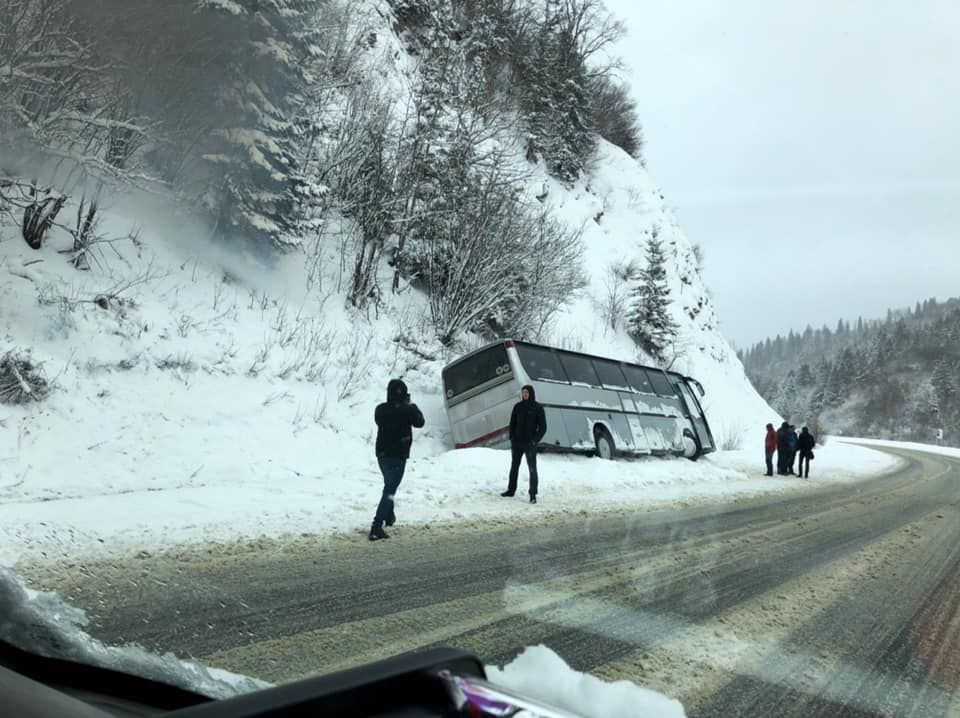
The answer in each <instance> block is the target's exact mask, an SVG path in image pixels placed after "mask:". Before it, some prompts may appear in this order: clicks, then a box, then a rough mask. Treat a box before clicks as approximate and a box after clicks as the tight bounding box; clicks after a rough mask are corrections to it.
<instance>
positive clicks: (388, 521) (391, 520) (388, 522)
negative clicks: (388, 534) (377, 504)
mask: <svg viewBox="0 0 960 718" xmlns="http://www.w3.org/2000/svg"><path fill="white" fill-rule="evenodd" d="M384 523H385V524H386V525H387V526H393V525H394V524H395V523H397V515H396V514H395V513H393V510H392V509H391V510H390V514H389V515H388V516H387V518H386V520H385V521H384Z"/></svg>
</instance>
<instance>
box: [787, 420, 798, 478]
mask: <svg viewBox="0 0 960 718" xmlns="http://www.w3.org/2000/svg"><path fill="white" fill-rule="evenodd" d="M798 438H800V437H798V436H797V427H795V426H794V425H793V424H790V432H789V433H788V434H787V452H788V453H787V473H788V474H790V475H791V476H795V475H796V473H797V472H796V471H794V470H793V464H794V463H795V462H796V460H797V439H798Z"/></svg>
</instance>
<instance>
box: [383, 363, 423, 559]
mask: <svg viewBox="0 0 960 718" xmlns="http://www.w3.org/2000/svg"><path fill="white" fill-rule="evenodd" d="M373 416H374V420H375V421H376V422H377V463H378V464H379V465H380V473H382V474H383V495H382V496H381V497H380V503H379V504H378V505H377V513H376V515H374V517H373V526H371V527H370V540H371V541H377V540H379V539H385V538H390V535H389V534H388V533H387V532H386V531H384V530H383V524H384V522H386V524H387V526H393V524H394V522H395V521H396V516H395V515H394V513H393V497H394V495H395V494H396V493H397V488H398V487H399V486H400V481H401V480H402V479H403V470H404V469H405V468H406V466H407V459H408V458H409V456H410V445H411V444H412V443H413V431H412V430H411V427H414V426H415V427H417V428H418V429H419V428H421V427H422V426H423V425H424V420H423V414H422V413H421V412H420V409H418V408H417V405H416V404H413V403H411V402H410V394H408V393H407V385H406V384H404V383H403V382H402V381H400V380H399V379H391V380H390V382H389V383H388V384H387V400H386V401H385V402H384V403H382V404H380V405H378V406H377V408H376V411H375V412H374V415H373Z"/></svg>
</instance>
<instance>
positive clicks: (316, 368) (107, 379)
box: [0, 0, 870, 558]
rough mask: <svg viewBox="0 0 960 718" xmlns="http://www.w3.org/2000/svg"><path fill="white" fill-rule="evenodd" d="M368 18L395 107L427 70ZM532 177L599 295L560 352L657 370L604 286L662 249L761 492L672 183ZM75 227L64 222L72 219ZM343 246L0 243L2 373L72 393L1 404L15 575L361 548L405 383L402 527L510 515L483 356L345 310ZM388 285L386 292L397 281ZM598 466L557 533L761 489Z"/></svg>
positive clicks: (759, 414)
mask: <svg viewBox="0 0 960 718" xmlns="http://www.w3.org/2000/svg"><path fill="white" fill-rule="evenodd" d="M360 9H361V8H360V7H358V9H357V12H356V14H355V16H354V17H355V18H356V22H357V26H358V28H363V29H364V30H365V31H366V30H373V31H376V34H377V37H378V41H377V43H375V44H372V45H371V46H370V48H369V50H368V53H367V56H366V58H365V60H364V61H365V63H366V68H367V69H366V73H367V76H368V77H369V78H371V80H372V81H373V82H375V83H377V84H378V85H379V86H382V87H383V88H384V91H386V92H389V93H391V94H393V95H395V96H397V97H398V98H401V100H402V97H403V95H404V94H405V93H409V92H410V88H411V87H412V86H414V80H415V77H416V67H415V65H414V64H413V63H412V61H411V60H410V58H409V57H408V56H407V55H406V54H405V53H404V52H403V51H402V43H401V42H400V41H399V39H398V38H397V37H396V36H395V35H394V34H393V32H392V28H391V26H390V23H389V20H388V18H389V13H387V12H386V11H385V4H384V3H383V2H380V1H379V0H376V1H372V2H369V3H365V4H363V5H362V9H363V12H360ZM403 105H404V103H403V102H402V101H400V102H398V103H397V106H398V107H403ZM518 161H519V160H518ZM527 171H528V173H529V181H528V184H527V189H528V200H529V202H530V203H531V204H535V203H538V202H540V201H541V200H542V201H543V202H544V203H545V204H546V205H547V206H548V207H549V208H550V209H551V211H552V212H554V213H555V214H556V216H557V217H558V218H561V219H563V220H564V221H566V222H567V223H569V224H570V225H571V226H572V227H577V228H582V230H583V242H584V247H585V262H586V266H585V269H586V272H587V274H588V276H589V285H588V287H587V288H586V289H585V290H584V291H582V292H581V293H580V294H579V295H578V296H577V297H576V299H575V300H574V301H573V302H572V303H571V304H570V305H569V306H568V307H567V308H566V309H565V310H564V311H563V312H562V313H561V314H560V315H559V316H558V317H557V318H556V321H555V322H554V323H553V324H552V325H551V326H550V327H549V328H548V331H547V335H546V336H545V337H544V340H545V341H549V342H551V343H554V344H557V345H559V346H566V347H570V348H575V349H581V350H584V351H590V352H594V353H598V354H605V355H608V356H613V357H618V358H621V359H626V360H636V359H639V360H641V361H649V359H648V358H647V357H643V356H642V355H638V354H637V350H636V348H635V346H634V345H633V343H632V342H631V341H630V340H629V339H628V338H627V336H626V334H625V333H624V331H623V329H622V325H621V326H620V327H618V328H617V329H616V330H614V329H611V328H610V327H609V325H608V323H607V322H605V321H604V320H603V319H602V318H601V316H602V313H603V310H602V307H603V304H604V302H605V297H606V295H607V293H608V283H609V278H610V275H609V267H610V265H611V263H612V262H624V261H630V260H633V261H635V262H637V263H638V264H640V265H641V266H642V263H643V261H644V260H643V257H644V250H645V245H644V242H645V240H646V238H647V237H648V236H649V234H650V232H651V231H652V229H653V227H654V226H656V227H657V228H658V230H659V233H660V237H661V238H662V239H663V240H664V245H665V249H666V253H667V258H668V266H667V270H668V273H669V278H670V279H669V281H670V288H671V297H672V299H673V306H672V311H673V314H674V319H675V320H676V322H677V324H678V325H679V326H680V328H681V330H680V331H681V333H680V340H679V342H678V347H679V352H678V353H677V356H676V359H675V361H674V364H673V367H674V368H676V369H679V370H681V371H684V372H686V373H688V374H690V375H692V376H694V377H696V378H697V379H699V380H700V381H701V382H702V383H703V385H704V387H705V389H706V392H707V393H706V398H705V406H706V408H707V411H708V418H709V420H710V422H711V424H712V427H713V430H714V434H715V436H716V437H717V440H718V443H720V444H721V446H723V445H724V444H730V445H737V444H738V439H741V440H744V442H743V446H744V448H746V447H751V451H750V452H749V457H750V458H749V462H750V464H749V465H750V470H751V471H752V470H753V465H752V464H753V461H754V454H755V453H756V452H755V451H753V450H752V448H753V446H754V444H756V445H759V443H758V442H759V441H760V439H759V436H760V435H761V434H762V427H763V425H764V424H765V423H766V422H767V421H775V420H776V418H777V417H776V416H775V414H774V413H773V412H772V411H771V410H770V409H769V407H767V405H766V404H765V403H764V402H763V401H762V400H761V399H760V397H759V396H758V395H757V394H756V392H754V390H753V389H752V387H751V386H750V385H749V383H748V382H747V381H746V379H745V377H744V374H743V370H742V367H741V366H740V363H739V361H738V360H737V359H736V356H735V354H734V352H733V351H731V349H730V347H729V345H728V344H727V342H726V341H725V340H724V339H723V337H722V336H721V334H720V333H719V331H718V328H717V325H718V323H717V317H716V316H715V313H714V310H713V306H712V302H711V300H710V297H709V293H708V290H707V288H706V287H705V286H704V284H703V281H702V278H701V277H700V275H699V274H698V272H697V271H696V259H695V256H694V252H693V250H692V248H691V246H690V243H689V242H688V241H687V239H686V238H685V237H684V235H683V233H682V231H681V230H680V228H679V227H678V226H677V222H676V220H675V218H674V217H673V216H672V214H671V213H670V212H669V210H668V209H667V208H666V207H665V205H664V201H663V198H662V196H661V195H660V192H659V190H658V188H657V186H656V184H655V182H654V181H653V180H652V179H651V178H650V176H649V175H648V174H647V172H646V171H645V170H644V169H643V168H642V167H641V166H640V165H639V164H638V163H637V162H636V161H635V160H633V159H632V158H630V157H629V156H628V155H627V154H626V153H624V152H622V151H621V150H620V149H619V148H616V147H614V146H612V145H610V144H608V143H606V142H604V141H601V142H600V146H599V151H598V156H597V158H596V161H595V162H594V164H593V169H592V171H591V172H590V173H589V174H588V175H587V176H585V177H584V178H582V179H581V180H580V181H579V182H577V183H576V185H575V186H573V187H566V186H564V185H562V184H560V183H558V182H556V181H555V180H553V179H552V178H550V177H548V176H547V175H546V173H545V172H544V171H543V169H542V167H536V166H529V165H528V166H527ZM544 192H545V193H546V194H545V196H544ZM73 211H75V207H74V206H71V205H68V206H67V208H65V210H64V216H69V214H70V213H71V212H73ZM337 224H338V223H337V221H336V219H335V218H332V219H331V222H330V227H329V228H328V229H329V231H328V233H327V234H326V235H324V238H323V240H322V241H320V242H319V243H314V242H305V244H304V248H303V249H302V250H301V251H300V252H297V253H292V254H287V255H283V256H273V257H262V256H261V257H258V256H253V255H251V254H250V252H249V251H239V250H238V247H237V246H231V247H227V246H222V245H213V244H212V243H211V242H210V241H209V240H208V239H207V234H208V231H207V229H206V228H204V227H203V226H201V225H200V224H198V223H195V222H191V221H190V219H189V218H187V217H180V216H178V215H177V212H176V210H175V208H172V207H169V206H164V205H162V204H158V203H157V202H156V201H152V200H151V201H150V202H147V201H145V200H143V199H137V200H133V199H131V198H124V197H119V196H117V197H113V198H112V199H111V200H110V201H109V202H108V203H107V209H106V214H105V218H104V222H103V224H102V225H101V226H100V228H99V231H100V233H101V235H103V236H105V237H114V238H116V237H124V236H126V235H127V234H128V233H130V232H131V230H132V229H138V230H139V238H138V240H137V241H136V242H133V241H127V240H124V241H118V242H115V243H112V244H110V245H109V246H107V245H103V247H102V249H101V251H100V252H99V253H98V255H97V256H98V261H97V262H94V263H93V266H92V268H91V270H90V271H88V272H80V271H77V270H75V269H73V268H72V267H71V266H70V265H69V263H68V261H67V258H66V257H65V256H64V255H63V254H61V251H62V250H64V249H67V248H69V246H70V243H71V238H70V237H69V236H68V235H67V234H66V232H63V231H61V230H55V231H53V232H51V235H50V237H49V238H48V241H47V243H46V245H45V246H44V248H43V249H42V250H40V251H33V250H31V249H29V248H28V247H27V246H26V245H25V244H24V243H23V242H22V240H21V239H20V238H19V237H18V235H17V233H16V231H15V228H11V227H8V228H3V229H0V312H2V315H0V321H2V324H0V351H2V352H6V351H7V350H10V349H16V350H27V349H29V350H30V351H31V352H32V356H33V358H34V359H35V360H37V361H40V362H42V363H43V365H44V368H45V370H46V373H47V375H48V377H50V378H51V379H52V380H53V381H54V384H55V390H54V392H53V393H52V395H51V396H50V398H48V399H47V400H46V401H44V402H42V403H39V404H29V405H24V406H7V405H0V421H2V422H3V426H4V427H5V429H4V430H3V431H2V432H0V514H2V517H3V519H4V521H3V522H2V529H0V542H2V544H3V546H2V552H0V555H5V556H7V557H9V558H15V557H17V556H20V555H24V554H30V555H37V554H38V553H46V554H47V555H50V556H70V555H74V554H75V553H76V552H78V551H81V552H82V551H92V550H126V549H127V548H129V546H130V545H131V544H133V545H138V544H143V543H147V544H155V543H171V542H177V541H196V540H203V539H218V540H222V539H225V538H231V537H236V536H255V535H258V534H260V533H267V534H270V535H277V534H282V533H285V532H314V531H319V532H326V531H352V530H361V529H362V528H363V527H364V525H368V522H369V517H370V514H371V513H372V505H373V503H374V502H375V496H376V494H377V492H378V490H379V485H380V476H379V472H378V470H377V467H376V464H375V461H374V458H373V456H372V441H373V436H374V425H373V422H372V412H373V407H374V406H375V405H376V403H378V402H379V401H382V398H383V394H384V387H385V385H386V382H387V380H388V379H389V378H390V377H394V376H400V377H403V378H404V379H405V380H406V381H407V383H408V384H409V386H410V388H411V393H412V395H413V397H414V400H415V401H417V402H418V403H419V404H420V406H421V408H422V409H423V410H424V412H425V414H426V419H427V426H426V428H425V429H424V430H423V431H421V432H418V434H417V437H416V439H415V449H414V461H413V462H412V463H411V466H410V473H409V474H408V476H409V478H408V480H407V482H406V484H405V490H408V491H409V492H410V493H409V494H408V496H409V497H410V499H409V500H410V502H411V504H412V505H410V506H408V507H407V508H408V509H409V510H413V511H416V512H418V513H415V514H412V515H411V514H410V513H408V514H407V515H408V516H411V519H416V520H419V521H424V522H428V521H443V520H456V519H460V518H463V517H465V516H467V515H468V514H469V515H493V514H502V513H504V511H510V510H512V509H509V508H507V509H505V508H504V506H503V504H497V503H496V502H494V503H492V504H490V505H487V504H485V503H484V502H478V501H477V500H476V496H478V495H482V496H486V495H488V494H489V493H490V492H491V490H492V489H493V488H495V487H498V486H499V484H500V483H501V482H502V479H503V474H504V467H503V461H504V460H503V456H502V455H501V454H500V453H499V452H486V453H484V452H483V451H482V450H479V451H476V452H450V448H451V441H450V436H449V431H448V426H447V421H446V417H445V414H444V410H443V406H442V397H441V387H440V368H441V367H442V365H443V364H444V363H445V362H446V361H448V360H449V359H450V358H452V356H453V355H455V353H456V351H462V350H464V349H467V348H470V346H471V344H475V343H476V341H477V340H471V339H470V338H465V341H464V342H463V343H462V345H461V346H460V347H459V348H458V349H456V350H454V353H453V354H451V353H450V351H448V350H445V349H444V348H443V347H441V346H439V344H438V343H437V342H436V341H435V340H434V339H433V338H432V336H431V333H430V328H429V326H428V323H427V316H428V311H427V305H426V302H425V300H424V297H423V296H422V295H420V294H418V293H417V292H416V291H414V290H412V289H410V288H409V287H401V291H400V292H399V293H398V294H395V295H391V294H389V292H386V295H387V296H386V298H387V302H386V306H384V307H382V308H381V309H380V310H379V311H374V310H370V311H368V312H366V313H363V314H360V313H357V312H355V311H354V310H351V309H350V308H348V307H347V306H346V304H345V301H344V287H345V286H346V283H347V279H348V273H349V267H345V266H344V265H343V262H342V261H341V258H340V256H339V254H338V247H339V243H340V241H341V234H340V232H338V230H337ZM382 272H383V276H382V280H381V286H382V287H384V288H386V287H389V286H390V279H391V277H392V274H391V270H390V268H389V267H387V266H383V267H382ZM103 297H107V300H106V301H105V300H104V299H103ZM98 298H100V299H99V300H98ZM587 461H588V460H586V459H580V458H575V457H546V458H545V466H546V469H545V471H544V474H545V476H547V477H554V481H553V483H554V486H553V487H552V490H553V494H554V500H555V501H556V503H555V504H554V507H553V508H554V510H558V511H563V510H566V508H567V506H568V504H567V503H564V502H565V501H566V502H569V506H577V505H579V504H578V503H577V502H578V501H581V500H582V496H581V495H580V494H582V491H581V487H582V486H583V485H584V482H585V481H587V482H589V488H590V490H591V491H599V492H600V493H599V494H597V495H596V497H595V498H596V501H597V502H598V504H600V505H622V504H623V503H625V502H626V503H630V502H644V501H646V502H650V501H656V500H661V501H662V500H676V499H677V498H679V497H680V496H682V495H685V494H691V493H692V494H695V495H715V494H717V493H718V489H717V486H718V485H724V486H727V485H728V484H730V482H731V481H733V482H734V484H736V487H737V488H736V490H743V491H756V490H763V489H764V488H765V487H762V486H755V485H753V483H752V481H753V478H754V477H749V476H747V475H746V474H744V473H742V471H741V468H740V464H737V462H736V461H733V463H729V462H728V463H727V464H724V459H723V458H722V457H713V458H711V459H710V460H706V461H702V462H700V463H699V464H696V465H694V464H691V463H690V462H686V461H672V460H667V461H649V462H646V463H644V464H643V466H642V467H640V468H639V469H638V468H636V467H634V466H632V465H629V464H614V465H610V466H598V464H597V463H596V462H592V463H584V462H587ZM862 465H866V466H870V463H869V462H862ZM821 466H823V467H824V468H826V466H824V464H821ZM838 466H839V465H838ZM738 472H739V473H738ZM454 478H455V480H453V479H454ZM748 479H749V480H748ZM548 481H549V479H548ZM740 481H742V483H737V482H740ZM408 487H409V488H408ZM606 489H609V491H610V493H609V494H603V490H606ZM404 500H406V497H400V502H401V503H402V502H403V501H404ZM467 507H469V508H467ZM545 510H548V509H545ZM121 539H122V540H121Z"/></svg>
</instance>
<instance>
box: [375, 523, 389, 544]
mask: <svg viewBox="0 0 960 718" xmlns="http://www.w3.org/2000/svg"><path fill="white" fill-rule="evenodd" d="M388 538H390V534H388V533H387V532H386V531H384V530H383V526H377V525H376V524H374V525H373V526H371V527H370V540H371V541H379V540H380V539H388Z"/></svg>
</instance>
